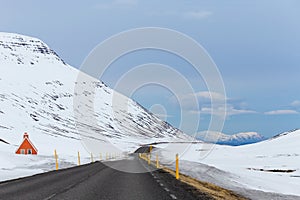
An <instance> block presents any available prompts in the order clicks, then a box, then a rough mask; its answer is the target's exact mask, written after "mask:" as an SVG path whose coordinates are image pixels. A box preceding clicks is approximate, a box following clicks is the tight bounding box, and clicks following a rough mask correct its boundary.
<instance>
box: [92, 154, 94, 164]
mask: <svg viewBox="0 0 300 200" xmlns="http://www.w3.org/2000/svg"><path fill="white" fill-rule="evenodd" d="M91 161H92V163H93V162H94V158H93V153H92V152H91Z"/></svg>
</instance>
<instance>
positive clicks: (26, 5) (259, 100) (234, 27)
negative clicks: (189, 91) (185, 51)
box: [0, 0, 300, 137]
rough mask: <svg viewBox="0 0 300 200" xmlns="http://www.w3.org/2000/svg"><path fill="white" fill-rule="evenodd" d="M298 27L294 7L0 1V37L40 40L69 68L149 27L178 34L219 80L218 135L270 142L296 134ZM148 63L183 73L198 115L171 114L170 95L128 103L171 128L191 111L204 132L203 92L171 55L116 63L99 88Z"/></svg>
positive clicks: (135, 0)
mask: <svg viewBox="0 0 300 200" xmlns="http://www.w3.org/2000/svg"><path fill="white" fill-rule="evenodd" d="M299 19H300V2H299V1H297V0H294V1H293V0H286V1H276V0H263V1H262V0H257V1H255V0H251V1H250V0H249V1H240V0H236V1H214V0H210V1H198V0H195V1H171V0H170V1H156V0H153V1H141V0H115V1H81V2H75V1H47V2H46V1H38V0H36V1H32V0H27V1H16V0H10V1H1V12H0V31H3V32H16V33H20V34H24V35H30V36H34V37H37V38H40V39H41V40H43V41H44V42H45V43H47V44H48V45H49V46H50V47H51V48H52V49H53V50H55V51H56V52H57V53H58V54H59V56H60V57H61V58H62V59H63V60H65V61H66V62H67V63H69V64H70V65H72V66H74V67H76V68H80V66H81V64H82V62H83V60H84V59H85V57H86V56H87V55H88V54H89V52H90V51H91V50H92V49H93V48H94V47H95V46H96V45H97V44H99V43H100V42H102V41H104V40H105V39H107V38H108V37H110V36H112V35H114V34H117V33H119V32H121V31H125V30H129V29H132V28H139V27H148V26H152V27H153V26H154V27H163V28H170V29H174V30H177V31H180V32H182V33H184V34H186V35H188V36H190V37H192V38H193V39H195V40H196V41H197V42H198V43H199V44H201V45H202V46H203V47H204V48H205V49H206V50H207V52H208V53H209V55H210V56H211V57H212V59H213V60H214V62H215V63H216V65H217V66H218V68H219V71H220V73H221V75H222V78H223V80H224V84H225V88H226V94H227V97H226V98H227V108H228V112H227V117H226V121H225V126H224V130H223V132H224V133H227V134H233V133H237V132H247V131H256V132H259V133H261V134H263V135H264V136H267V137H270V136H273V135H276V134H278V133H280V132H283V131H288V130H291V129H294V128H300V20H299ZM153 62H155V63H162V64H165V65H168V66H170V67H173V68H174V69H176V70H178V71H179V72H180V73H182V74H183V75H184V76H185V77H186V78H187V79H188V80H189V81H190V82H191V84H192V85H193V88H194V89H195V92H196V93H197V97H199V99H198V100H199V102H200V103H199V105H200V109H199V110H194V108H191V107H188V106H186V107H181V108H178V106H176V104H175V103H174V101H172V94H171V93H170V91H168V90H167V89H166V88H162V87H159V86H157V85H149V86H147V87H143V88H140V89H139V90H138V91H136V93H135V94H133V96H132V98H134V99H135V100H137V101H138V102H139V103H140V104H141V105H143V106H144V107H146V108H148V109H150V108H151V109H152V111H153V112H155V110H159V111H164V112H162V113H161V114H162V115H161V116H162V117H165V119H166V120H167V121H168V122H170V123H171V124H173V125H174V126H177V127H178V126H179V124H180V120H181V119H180V109H190V110H188V111H189V112H190V115H191V116H193V115H200V114H201V121H200V126H199V131H201V130H206V129H207V126H208V123H209V120H210V111H209V107H207V104H205V101H206V100H207V93H206V90H207V89H206V88H205V84H201V81H202V80H201V77H197V76H195V74H194V73H193V70H191V69H190V68H189V67H190V66H189V64H188V63H186V62H185V61H183V60H182V59H180V58H178V57H176V56H174V55H171V54H168V53H166V52H160V51H154V50H148V51H142V52H135V53H132V54H130V55H127V56H124V57H122V58H121V59H119V60H118V61H117V62H115V63H114V64H113V65H112V68H111V70H110V71H108V72H107V74H106V75H105V76H103V77H102V80H103V81H104V82H105V83H107V84H108V85H109V86H111V87H113V86H114V84H115V82H116V81H117V80H118V78H119V77H121V76H122V73H125V72H126V71H128V70H129V69H131V68H132V67H135V66H137V65H141V64H145V63H153ZM137 78H141V77H137ZM162 78H164V77H162ZM165 78H170V79H172V77H165ZM174 81H176V80H174ZM128 84H129V83H128ZM125 87H126V86H125ZM203 102H204V103H203ZM153 105H154V106H153ZM199 111H200V112H199Z"/></svg>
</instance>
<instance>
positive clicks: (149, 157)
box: [148, 154, 151, 165]
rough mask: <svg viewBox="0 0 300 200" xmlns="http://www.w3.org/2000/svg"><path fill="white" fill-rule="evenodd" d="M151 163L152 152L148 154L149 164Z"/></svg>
mask: <svg viewBox="0 0 300 200" xmlns="http://www.w3.org/2000/svg"><path fill="white" fill-rule="evenodd" d="M150 163H151V154H149V155H148V165H150Z"/></svg>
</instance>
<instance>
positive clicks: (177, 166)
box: [176, 154, 179, 180]
mask: <svg viewBox="0 0 300 200" xmlns="http://www.w3.org/2000/svg"><path fill="white" fill-rule="evenodd" d="M176 179H177V180H178V179H179V159H178V154H176Z"/></svg>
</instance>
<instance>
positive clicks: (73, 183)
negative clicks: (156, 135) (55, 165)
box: [0, 157, 211, 200]
mask: <svg viewBox="0 0 300 200" xmlns="http://www.w3.org/2000/svg"><path fill="white" fill-rule="evenodd" d="M110 164H112V165H113V166H115V167H117V168H119V167H124V168H126V167H128V168H131V169H133V170H135V169H137V170H138V169H140V170H141V169H142V168H143V169H144V168H145V167H148V166H147V164H146V163H145V162H144V161H142V160H140V159H138V158H137V157H132V158H131V159H129V160H122V161H114V162H111V163H110ZM0 199H5V200H8V199H9V200H13V199H18V200H27V199H30V200H31V199H32V200H34V199H38V200H48V199H59V200H62V199H72V200H75V199H84V200H89V199H101V200H118V199H122V200H124V199H126V200H160V199H163V200H168V199H170V200H173V199H187V200H193V199H197V200H199V199H205V200H206V199H211V197H209V196H207V195H206V194H204V193H201V192H199V191H197V190H195V189H194V188H192V187H191V186H188V185H186V184H184V183H182V182H180V181H178V180H176V179H175V178H174V177H173V176H172V175H170V174H168V173H166V172H164V171H162V170H158V171H153V172H151V173H150V172H148V173H126V172H122V171H118V170H115V169H112V168H110V167H107V165H104V164H103V163H101V162H95V163H92V164H88V165H83V166H80V167H74V168H69V169H63V170H58V171H52V172H48V173H43V174H38V175H34V176H31V177H26V178H22V179H17V180H12V181H6V182H2V183H0Z"/></svg>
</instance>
